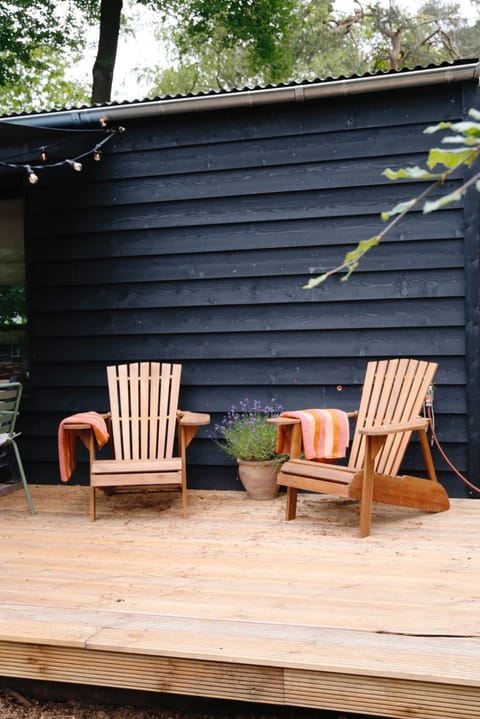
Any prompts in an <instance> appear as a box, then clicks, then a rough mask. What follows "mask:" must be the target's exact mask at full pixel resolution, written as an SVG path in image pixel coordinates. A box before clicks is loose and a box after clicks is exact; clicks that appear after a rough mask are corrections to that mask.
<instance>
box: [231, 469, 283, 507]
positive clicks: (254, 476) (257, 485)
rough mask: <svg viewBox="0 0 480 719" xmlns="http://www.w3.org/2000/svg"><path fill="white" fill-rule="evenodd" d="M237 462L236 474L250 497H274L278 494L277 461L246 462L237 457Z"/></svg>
mask: <svg viewBox="0 0 480 719" xmlns="http://www.w3.org/2000/svg"><path fill="white" fill-rule="evenodd" d="M237 463H238V476H239V477H240V481H241V483H242V484H243V486H244V488H245V491H246V492H247V494H248V496H249V497H250V498H251V499H275V497H277V496H278V492H279V489H280V487H279V486H278V484H277V474H278V470H279V466H278V463H277V464H276V463H274V462H246V461H244V460H242V459H237Z"/></svg>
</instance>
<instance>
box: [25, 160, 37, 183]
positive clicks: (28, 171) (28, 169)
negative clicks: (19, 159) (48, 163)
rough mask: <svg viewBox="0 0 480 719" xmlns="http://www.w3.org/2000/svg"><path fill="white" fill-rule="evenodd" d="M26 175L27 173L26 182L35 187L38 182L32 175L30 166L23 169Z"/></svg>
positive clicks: (34, 175) (33, 174) (35, 176)
mask: <svg viewBox="0 0 480 719" xmlns="http://www.w3.org/2000/svg"><path fill="white" fill-rule="evenodd" d="M25 169H26V171H27V173H28V181H29V183H30V184H31V185H35V184H36V183H37V182H38V175H36V174H35V173H34V171H33V170H32V168H31V167H30V165H26V167H25Z"/></svg>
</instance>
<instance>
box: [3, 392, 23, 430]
mask: <svg viewBox="0 0 480 719" xmlns="http://www.w3.org/2000/svg"><path fill="white" fill-rule="evenodd" d="M21 397H22V385H21V384H20V382H0V434H4V433H5V434H10V435H11V434H13V433H14V431H15V423H16V421H17V416H18V408H19V406H20V400H21Z"/></svg>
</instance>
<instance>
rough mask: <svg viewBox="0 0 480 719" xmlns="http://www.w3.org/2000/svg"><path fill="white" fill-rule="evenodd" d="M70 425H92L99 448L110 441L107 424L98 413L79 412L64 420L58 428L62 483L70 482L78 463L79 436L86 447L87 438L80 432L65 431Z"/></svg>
mask: <svg viewBox="0 0 480 719" xmlns="http://www.w3.org/2000/svg"><path fill="white" fill-rule="evenodd" d="M69 424H88V425H90V427H91V429H92V431H93V434H94V437H95V439H96V442H97V446H98V448H100V447H103V445H104V444H106V443H107V442H108V439H109V434H108V431H107V424H106V422H105V420H104V418H103V417H102V415H101V414H98V412H79V413H78V414H72V415H71V416H70V417H65V419H62V421H61V422H60V424H59V426H58V463H59V467H60V479H61V480H62V482H68V480H69V479H70V477H71V476H72V474H73V470H74V469H75V465H76V463H77V449H76V440H77V436H79V437H80V439H81V440H82V441H83V443H84V444H85V445H86V438H85V436H84V434H83V433H82V432H81V431H80V430H79V431H78V432H74V431H73V430H71V431H69V430H66V429H65V428H66V427H68V425H69Z"/></svg>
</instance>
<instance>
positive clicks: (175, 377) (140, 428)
mask: <svg viewBox="0 0 480 719" xmlns="http://www.w3.org/2000/svg"><path fill="white" fill-rule="evenodd" d="M181 372H182V366H181V365H180V364H169V363H159V362H134V363H132V364H128V365H115V366H111V367H107V379H108V393H109V397H110V412H111V415H112V435H113V447H114V453H115V459H140V460H141V459H170V458H171V457H172V456H173V450H174V440H175V429H176V422H177V410H178V397H179V392H180V376H181Z"/></svg>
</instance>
